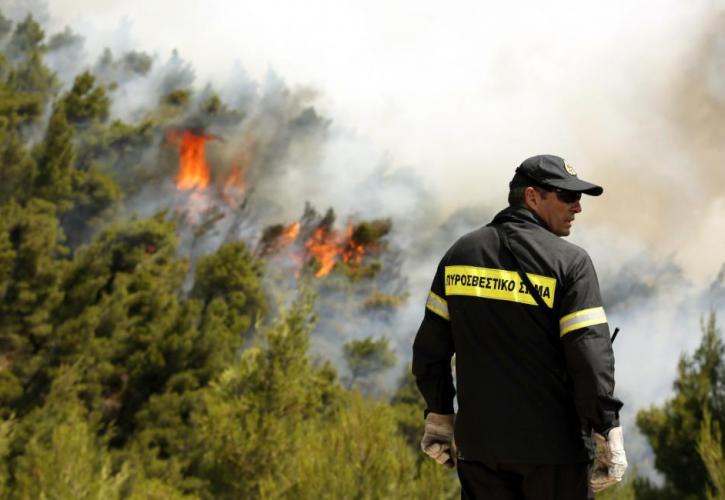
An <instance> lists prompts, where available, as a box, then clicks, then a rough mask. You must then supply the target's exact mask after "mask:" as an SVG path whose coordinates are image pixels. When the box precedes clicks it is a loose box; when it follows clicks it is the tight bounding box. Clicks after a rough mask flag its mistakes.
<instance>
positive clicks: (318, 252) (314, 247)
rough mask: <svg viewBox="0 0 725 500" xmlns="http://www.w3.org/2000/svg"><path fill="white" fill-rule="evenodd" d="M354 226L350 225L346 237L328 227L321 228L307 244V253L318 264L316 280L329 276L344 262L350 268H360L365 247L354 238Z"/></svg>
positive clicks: (316, 230)
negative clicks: (336, 265) (340, 262)
mask: <svg viewBox="0 0 725 500" xmlns="http://www.w3.org/2000/svg"><path fill="white" fill-rule="evenodd" d="M352 233H353V225H352V224H348V225H347V229H346V231H345V234H344V236H343V235H341V234H340V233H338V232H336V231H333V230H331V229H329V228H327V227H319V228H317V229H315V230H314V231H313V232H312V236H310V238H309V239H308V240H307V242H306V243H305V249H306V250H307V252H308V253H309V254H310V255H311V256H312V257H313V258H314V259H315V260H316V261H317V262H318V264H319V266H320V268H319V269H318V270H317V272H316V273H315V277H316V278H322V277H323V276H327V275H328V274H329V273H330V271H332V269H333V268H334V267H335V263H337V262H339V261H342V262H344V263H345V264H347V265H349V266H359V265H360V264H361V263H362V260H363V258H364V257H365V245H363V244H361V243H357V242H356V241H355V240H354V239H353V237H352Z"/></svg>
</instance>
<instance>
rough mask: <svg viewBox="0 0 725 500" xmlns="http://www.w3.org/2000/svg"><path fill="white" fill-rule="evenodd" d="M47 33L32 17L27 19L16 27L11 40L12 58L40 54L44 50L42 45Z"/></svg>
mask: <svg viewBox="0 0 725 500" xmlns="http://www.w3.org/2000/svg"><path fill="white" fill-rule="evenodd" d="M44 38H45V32H44V31H43V28H42V27H41V26H40V24H38V22H37V21H36V20H35V19H34V18H33V16H32V15H30V14H28V15H27V17H26V18H25V19H24V20H23V21H22V22H20V23H18V24H17V25H16V26H15V31H13V35H12V37H11V38H10V43H9V45H8V53H9V54H10V56H11V57H19V56H22V55H25V54H28V53H31V52H38V51H40V50H42V49H44V47H43V45H42V43H43V39H44Z"/></svg>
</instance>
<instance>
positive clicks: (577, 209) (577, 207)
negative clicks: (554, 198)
mask: <svg viewBox="0 0 725 500" xmlns="http://www.w3.org/2000/svg"><path fill="white" fill-rule="evenodd" d="M569 210H571V211H572V212H574V213H575V214H578V213H579V212H581V211H582V204H581V201H579V200H577V201H576V202H574V203H572V205H571V208H570V209H569Z"/></svg>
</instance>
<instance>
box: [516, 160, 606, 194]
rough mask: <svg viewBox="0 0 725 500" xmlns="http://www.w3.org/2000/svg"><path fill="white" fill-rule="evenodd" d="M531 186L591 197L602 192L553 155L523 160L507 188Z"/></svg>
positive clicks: (602, 190) (601, 189)
mask: <svg viewBox="0 0 725 500" xmlns="http://www.w3.org/2000/svg"><path fill="white" fill-rule="evenodd" d="M532 185H533V186H541V187H545V188H546V187H549V188H559V189H563V190H566V191H576V192H579V193H584V194H588V195H591V196H599V195H600V194H602V193H603V192H604V189H603V188H602V187H601V186H597V185H596V184H592V183H591V182H587V181H583V180H581V179H580V178H579V177H578V176H577V174H576V171H575V170H574V168H573V167H572V166H571V165H569V164H568V163H567V162H566V161H565V160H564V158H560V157H558V156H554V155H538V156H532V157H531V158H527V159H526V160H524V161H523V163H522V164H521V165H519V167H518V168H517V169H516V174H515V175H514V178H513V179H511V182H510V183H509V188H514V187H521V186H532Z"/></svg>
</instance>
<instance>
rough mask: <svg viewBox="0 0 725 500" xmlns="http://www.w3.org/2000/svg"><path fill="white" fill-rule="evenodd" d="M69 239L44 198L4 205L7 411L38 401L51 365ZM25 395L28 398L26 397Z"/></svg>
mask: <svg viewBox="0 0 725 500" xmlns="http://www.w3.org/2000/svg"><path fill="white" fill-rule="evenodd" d="M62 239H63V236H62V233H61V231H60V230H59V228H58V221H57V219H56V213H55V208H54V207H53V205H51V204H50V203H48V202H46V201H43V200H37V199H34V200H31V201H30V202H29V203H28V204H27V205H25V206H20V205H18V204H16V203H14V202H10V203H8V204H6V205H4V206H1V207H0V277H2V278H3V279H2V282H1V283H0V292H2V294H1V295H0V346H1V348H0V359H2V365H3V367H4V368H5V369H4V370H2V376H1V377H0V398H2V401H0V403H2V408H3V409H4V410H5V411H7V409H8V408H13V407H15V406H16V405H18V404H20V402H21V399H28V398H30V399H32V397H33V395H34V394H35V390H36V387H35V386H36V384H38V383H39V380H38V379H37V376H38V374H39V372H40V371H41V370H42V368H43V366H44V365H45V364H46V362H47V359H46V358H45V354H46V352H45V347H46V346H47V343H48V341H49V340H50V339H51V333H52V332H53V310H54V308H55V307H56V306H57V305H58V304H59V303H60V301H61V300H62V292H61V290H60V281H61V278H62V274H63V272H64V269H65V267H66V266H65V261H64V260H63V256H64V248H63V247H62V245H61V242H62ZM23 392H25V394H23Z"/></svg>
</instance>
